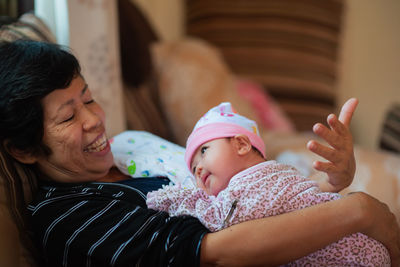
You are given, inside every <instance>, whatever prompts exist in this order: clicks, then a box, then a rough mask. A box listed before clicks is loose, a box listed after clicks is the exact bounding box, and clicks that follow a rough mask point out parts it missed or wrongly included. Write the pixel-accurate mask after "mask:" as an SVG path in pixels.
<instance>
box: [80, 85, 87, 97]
mask: <svg viewBox="0 0 400 267" xmlns="http://www.w3.org/2000/svg"><path fill="white" fill-rule="evenodd" d="M87 89H88V84H87V83H85V86H84V87H83V89H82V92H81V96H82V95H84V94H85V93H86V91H87Z"/></svg>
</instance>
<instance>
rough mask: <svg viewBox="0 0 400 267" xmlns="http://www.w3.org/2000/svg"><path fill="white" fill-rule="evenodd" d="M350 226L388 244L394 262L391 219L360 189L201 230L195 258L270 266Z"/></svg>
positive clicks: (398, 250)
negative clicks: (294, 208) (211, 230)
mask: <svg viewBox="0 0 400 267" xmlns="http://www.w3.org/2000/svg"><path fill="white" fill-rule="evenodd" d="M355 232H362V233H364V234H366V235H369V236H370V237H372V238H375V239H377V240H378V241H380V242H382V243H383V244H384V245H385V246H386V247H387V248H388V249H389V252H390V254H391V259H392V264H393V265H392V266H397V265H396V264H398V263H399V256H400V235H399V228H398V225H397V223H396V219H395V218H394V215H393V214H392V213H391V212H390V211H389V209H388V208H387V206H386V205H385V204H383V203H381V202H379V201H378V200H376V199H374V198H372V197H370V196H369V195H367V194H364V193H354V194H351V195H348V196H346V197H344V198H342V199H340V200H336V201H331V202H327V203H323V204H319V205H316V206H312V207H309V208H305V209H302V210H297V211H294V212H290V213H286V214H282V215H278V216H274V217H268V218H265V219H259V220H253V221H248V222H244V223H240V224H237V225H234V226H232V227H229V228H226V229H224V230H222V231H219V232H215V233H210V234H206V236H205V237H204V238H203V241H202V245H201V260H200V261H201V263H202V266H245V265H246V266H248V265H261V266H275V265H279V264H284V263H288V262H290V261H293V260H295V259H297V258H300V257H303V256H306V255H308V254H310V253H311V252H313V251H316V250H318V249H320V248H322V247H324V246H326V245H328V244H330V243H333V242H336V241H337V240H339V239H340V238H342V237H344V236H346V235H349V234H352V233H355Z"/></svg>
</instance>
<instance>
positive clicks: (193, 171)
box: [192, 166, 196, 174]
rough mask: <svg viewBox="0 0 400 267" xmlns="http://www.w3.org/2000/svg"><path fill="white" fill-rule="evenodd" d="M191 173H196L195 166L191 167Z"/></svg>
mask: <svg viewBox="0 0 400 267" xmlns="http://www.w3.org/2000/svg"><path fill="white" fill-rule="evenodd" d="M192 173H193V174H195V173H196V166H195V167H193V169H192Z"/></svg>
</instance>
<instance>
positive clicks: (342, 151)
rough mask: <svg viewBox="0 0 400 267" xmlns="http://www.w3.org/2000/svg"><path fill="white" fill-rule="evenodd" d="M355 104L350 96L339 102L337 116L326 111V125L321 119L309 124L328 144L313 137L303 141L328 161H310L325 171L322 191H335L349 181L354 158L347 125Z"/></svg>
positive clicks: (354, 100)
mask: <svg viewBox="0 0 400 267" xmlns="http://www.w3.org/2000/svg"><path fill="white" fill-rule="evenodd" d="M357 104H358V100H357V99H355V98H351V99H349V100H347V102H346V103H345V104H344V105H343V107H342V109H341V111H340V115H339V118H337V117H336V116H335V115H334V114H330V115H329V116H328V118H327V122H328V124H329V126H330V129H329V128H327V127H326V126H324V125H323V124H321V123H317V124H315V125H314V127H313V131H314V133H315V134H317V135H318V136H319V137H321V138H323V139H324V140H325V141H326V142H327V143H328V144H329V145H330V146H327V145H322V144H320V143H318V142H317V141H314V140H311V141H309V142H308V144H307V148H308V149H309V150H310V151H312V152H314V153H316V154H318V155H320V156H321V157H323V158H325V159H327V160H328V161H329V162H321V161H315V162H314V164H313V167H314V168H315V169H316V170H318V171H322V172H325V173H326V174H327V175H328V180H327V181H323V182H320V184H319V186H320V188H321V190H322V191H325V192H339V191H341V190H342V189H344V188H346V187H347V186H349V185H350V184H351V182H352V181H353V178H354V174H355V170H356V162H355V158H354V150H353V137H352V135H351V132H350V129H349V125H350V121H351V118H352V116H353V113H354V110H355V109H356V107H357Z"/></svg>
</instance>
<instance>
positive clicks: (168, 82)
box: [0, 0, 400, 267]
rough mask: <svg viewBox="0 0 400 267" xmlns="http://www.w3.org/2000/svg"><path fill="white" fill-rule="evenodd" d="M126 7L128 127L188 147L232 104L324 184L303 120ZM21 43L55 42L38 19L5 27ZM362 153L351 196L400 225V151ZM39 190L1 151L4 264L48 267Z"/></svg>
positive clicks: (5, 34)
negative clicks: (29, 219) (32, 207)
mask: <svg viewBox="0 0 400 267" xmlns="http://www.w3.org/2000/svg"><path fill="white" fill-rule="evenodd" d="M118 5H119V25H120V26H119V27H120V28H119V30H120V51H121V69H122V78H123V85H124V88H123V93H124V105H125V106H124V108H125V113H126V118H127V129H135V130H143V131H148V132H151V133H153V134H155V135H157V136H160V137H162V138H164V139H166V140H169V141H171V142H174V143H176V144H178V145H181V146H184V142H185V138H186V136H187V135H188V133H189V132H190V131H191V129H192V127H193V125H194V123H195V121H196V120H197V119H198V118H199V117H200V116H201V115H202V114H203V113H204V112H205V111H206V110H208V109H209V108H210V107H211V106H214V105H216V104H219V103H220V102H222V101H230V102H232V103H233V105H234V106H235V108H236V109H237V110H238V112H239V113H242V114H244V115H246V116H249V117H251V118H253V119H255V120H256V121H257V122H258V124H259V125H260V126H261V127H260V129H261V133H262V137H263V139H264V141H265V143H266V151H267V155H268V158H269V159H277V160H278V161H281V162H285V163H289V164H292V165H294V166H295V167H297V168H298V169H299V170H301V171H302V172H303V174H304V175H306V176H309V177H311V178H313V179H324V175H323V174H321V173H318V172H316V171H315V170H313V169H312V167H311V165H312V162H313V161H314V160H316V159H317V156H316V155H313V154H312V153H310V152H309V151H307V149H306V148H305V144H306V142H307V141H308V140H310V139H318V138H317V137H316V136H314V135H313V134H312V133H311V132H310V131H299V130H298V129H296V127H295V125H296V124H297V122H294V121H293V120H292V118H290V117H289V116H288V115H287V114H286V112H285V110H284V109H283V108H282V106H280V104H279V102H277V101H276V100H275V98H274V97H273V96H271V95H269V94H268V91H266V90H265V88H264V87H263V84H260V83H258V82H257V81H255V80H252V79H249V77H241V76H240V75H237V74H236V72H234V71H233V70H232V69H231V67H230V66H229V65H228V64H227V62H226V61H225V59H224V56H223V54H222V53H221V51H220V49H219V48H218V47H216V46H215V45H213V44H211V43H210V42H208V41H205V40H204V39H202V38H199V37H188V38H184V39H182V40H177V41H173V42H166V41H162V40H160V38H159V37H158V36H157V34H156V33H155V31H153V29H152V27H151V25H150V23H149V22H148V20H147V18H146V17H145V15H144V14H143V13H141V11H140V10H139V9H138V8H137V7H136V6H135V5H134V4H133V3H132V1H128V0H124V1H118ZM19 38H29V39H34V40H42V41H49V42H54V41H55V38H54V36H52V34H51V33H50V31H49V30H48V28H47V26H46V25H45V24H44V23H43V22H42V21H41V20H40V19H39V18H37V17H35V16H34V15H33V14H25V15H23V16H22V17H20V18H19V20H18V21H17V22H13V23H11V24H8V25H5V26H3V27H2V28H1V30H0V40H9V41H11V40H15V39H19ZM316 112H318V110H317V111H316ZM355 155H356V161H357V171H356V175H355V178H354V182H353V184H352V185H351V186H350V187H349V188H347V189H346V190H345V191H344V192H343V194H345V193H347V192H349V191H359V190H361V191H365V192H368V193H370V194H372V195H373V196H375V197H377V198H378V199H380V200H381V201H383V202H385V203H387V204H388V205H389V206H390V208H391V210H392V211H393V212H394V213H395V215H396V216H397V218H398V220H399V222H400V156H399V154H395V153H390V152H385V151H378V150H376V151H372V150H367V149H364V148H362V147H358V146H356V147H355ZM36 185H37V183H36V177H35V175H34V173H32V172H31V171H29V169H28V168H26V167H25V166H23V165H22V164H19V163H18V162H15V161H14V160H12V159H11V158H10V156H9V155H8V154H7V153H6V152H5V151H4V149H3V148H2V146H0V236H1V240H0V266H22V267H24V266H40V257H38V255H39V254H38V251H37V250H36V248H35V247H34V245H33V243H32V240H31V239H30V238H29V231H30V230H29V225H28V224H27V223H26V220H25V216H26V214H25V207H26V205H27V203H29V201H30V200H31V199H32V195H33V194H34V192H35V188H36Z"/></svg>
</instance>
